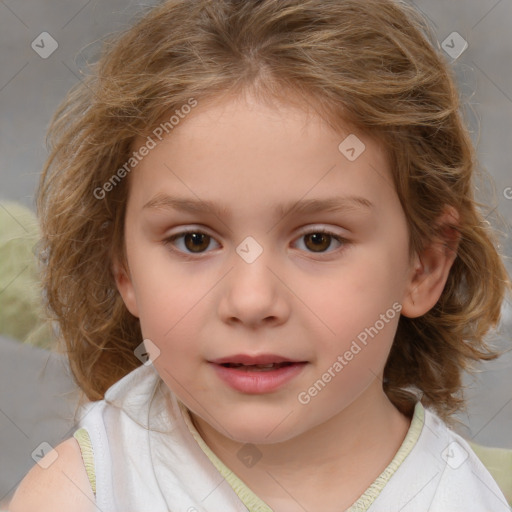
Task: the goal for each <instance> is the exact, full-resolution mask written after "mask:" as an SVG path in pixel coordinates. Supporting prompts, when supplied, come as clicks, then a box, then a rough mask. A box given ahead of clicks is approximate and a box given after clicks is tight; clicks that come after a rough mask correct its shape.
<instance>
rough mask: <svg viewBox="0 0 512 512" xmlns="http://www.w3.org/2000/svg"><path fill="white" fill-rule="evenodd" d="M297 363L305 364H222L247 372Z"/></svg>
mask: <svg viewBox="0 0 512 512" xmlns="http://www.w3.org/2000/svg"><path fill="white" fill-rule="evenodd" d="M295 364H303V363H299V362H297V363H295V362H283V363H269V364H241V363H222V364H221V365H220V366H223V367H224V368H233V369H236V370H242V371H246V372H271V371H274V370H278V369H280V368H284V367H286V366H292V365H295Z"/></svg>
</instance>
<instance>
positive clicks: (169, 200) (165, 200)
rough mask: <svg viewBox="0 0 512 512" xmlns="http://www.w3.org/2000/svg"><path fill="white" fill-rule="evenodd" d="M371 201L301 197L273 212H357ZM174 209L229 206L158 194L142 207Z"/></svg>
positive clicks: (223, 211) (221, 211)
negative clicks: (301, 198)
mask: <svg viewBox="0 0 512 512" xmlns="http://www.w3.org/2000/svg"><path fill="white" fill-rule="evenodd" d="M373 206H374V205H373V203H372V202H371V201H370V200H368V199H366V198H364V197H360V196H345V197H329V198H324V199H303V200H299V201H296V202H290V203H286V204H281V205H277V206H276V208H275V210H274V214H275V215H276V216H277V217H283V216H285V215H287V214H288V213H290V212H291V211H292V210H293V211H294V212H295V213H299V214H313V213H319V212H337V211H342V212H351V211H353V212H357V211H367V210H371V209H372V208H373ZM146 208H147V209H174V210H180V211H184V212H189V213H213V214H214V215H216V216H217V217H222V216H225V215H229V213H230V212H229V208H228V207H227V206H225V205H222V204H216V203H215V202H213V201H209V200H203V199H197V200H196V199H188V198H182V197H175V196H169V195H167V194H158V195H156V196H155V197H154V198H152V199H151V200H149V201H148V202H147V203H146V204H145V205H144V206H143V209H146Z"/></svg>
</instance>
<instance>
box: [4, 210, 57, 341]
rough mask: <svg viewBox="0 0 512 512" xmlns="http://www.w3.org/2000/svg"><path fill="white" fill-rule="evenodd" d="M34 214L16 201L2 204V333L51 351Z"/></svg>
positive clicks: (52, 337) (50, 332)
mask: <svg viewBox="0 0 512 512" xmlns="http://www.w3.org/2000/svg"><path fill="white" fill-rule="evenodd" d="M38 239H39V227H38V223H37V218H36V216H35V214H34V213H33V212H32V211H31V210H30V209H28V208H26V207H25V206H23V205H21V204H19V203H15V202H8V201H5V202H1V203H0V334H3V335H5V336H8V337H10V338H12V339H15V340H19V341H21V342H23V343H28V344H31V345H35V346H38V347H41V348H47V349H51V348H53V346H54V344H55V342H54V338H55V336H54V335H53V333H52V330H51V328H50V326H49V324H48V323H47V322H45V320H44V316H43V305H42V294H41V289H40V285H39V278H38V271H37V259H36V256H35V254H34V251H35V248H36V244H37V242H38Z"/></svg>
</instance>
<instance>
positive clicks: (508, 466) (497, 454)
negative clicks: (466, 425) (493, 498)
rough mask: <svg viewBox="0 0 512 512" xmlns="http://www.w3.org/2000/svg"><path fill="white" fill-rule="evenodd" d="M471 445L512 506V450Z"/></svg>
mask: <svg viewBox="0 0 512 512" xmlns="http://www.w3.org/2000/svg"><path fill="white" fill-rule="evenodd" d="M468 442H469V441H468ZM469 445H470V446H471V448H472V449H473V451H474V452H475V453H476V454H477V456H478V458H479V459H480V460H481V461H482V462H483V464H484V466H485V467H486V468H487V470H488V471H489V473H491V475H492V476H493V478H494V480H496V483H497V484H498V487H499V488H500V489H501V492H502V493H503V494H504V495H505V498H506V499H507V501H508V504H509V505H512V450H505V449H503V448H490V447H487V446H481V445H479V444H475V443H471V442H470V443H469Z"/></svg>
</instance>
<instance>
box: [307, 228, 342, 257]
mask: <svg viewBox="0 0 512 512" xmlns="http://www.w3.org/2000/svg"><path fill="white" fill-rule="evenodd" d="M300 239H304V242H303V244H304V247H305V248H306V250H307V251H309V252H314V253H323V252H327V253H329V252H333V251H332V250H331V251H328V249H329V247H331V245H332V241H333V240H335V241H336V243H337V244H338V247H339V246H342V245H347V244H348V240H345V239H344V238H342V237H340V236H338V235H336V234H335V233H331V232H329V231H323V230H317V231H309V232H308V233H303V234H302V235H301V237H300V238H299V240H300Z"/></svg>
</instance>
